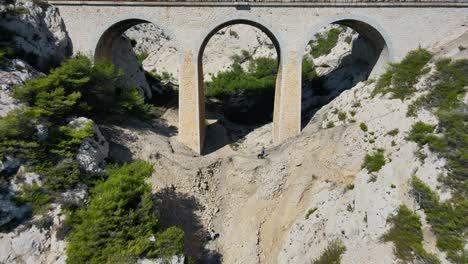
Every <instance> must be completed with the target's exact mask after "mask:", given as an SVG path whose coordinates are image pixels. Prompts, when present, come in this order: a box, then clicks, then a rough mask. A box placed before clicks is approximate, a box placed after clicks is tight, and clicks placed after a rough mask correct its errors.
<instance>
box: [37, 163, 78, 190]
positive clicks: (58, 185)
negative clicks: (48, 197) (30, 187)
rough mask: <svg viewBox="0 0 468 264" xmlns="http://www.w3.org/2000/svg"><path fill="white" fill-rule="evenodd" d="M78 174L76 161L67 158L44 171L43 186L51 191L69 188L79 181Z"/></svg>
mask: <svg viewBox="0 0 468 264" xmlns="http://www.w3.org/2000/svg"><path fill="white" fill-rule="evenodd" d="M80 176H81V172H80V168H79V164H78V162H76V161H72V160H70V159H67V160H64V161H63V162H61V163H59V164H57V165H56V166H54V167H52V168H50V169H48V170H47V171H46V172H45V177H44V181H45V186H46V187H47V189H50V190H53V191H64V190H69V189H72V188H74V187H75V186H76V184H78V183H79V182H80V179H81V177H80Z"/></svg>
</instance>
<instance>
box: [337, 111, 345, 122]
mask: <svg viewBox="0 0 468 264" xmlns="http://www.w3.org/2000/svg"><path fill="white" fill-rule="evenodd" d="M338 120H340V121H344V120H346V112H341V111H340V112H338Z"/></svg>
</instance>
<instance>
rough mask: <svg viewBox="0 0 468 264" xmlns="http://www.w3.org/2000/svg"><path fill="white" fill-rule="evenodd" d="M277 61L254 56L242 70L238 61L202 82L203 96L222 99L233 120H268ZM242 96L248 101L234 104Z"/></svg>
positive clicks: (271, 108) (272, 99)
mask: <svg viewBox="0 0 468 264" xmlns="http://www.w3.org/2000/svg"><path fill="white" fill-rule="evenodd" d="M277 71H278V62H277V61H276V60H275V59H271V58H257V59H252V60H250V62H249V65H248V69H247V70H244V69H243V68H242V66H241V65H240V64H239V63H234V64H232V66H231V68H230V69H229V70H227V71H224V72H219V73H218V74H217V75H216V76H215V77H213V79H212V80H211V81H209V82H207V83H206V96H208V97H214V98H217V99H221V100H223V101H224V102H225V103H224V104H223V112H224V113H225V115H226V116H227V117H228V118H229V119H231V120H233V121H237V122H243V123H266V122H268V121H269V120H271V114H272V113H273V103H274V94H275V84H276V74H277ZM239 96H242V97H243V98H245V100H248V101H249V102H251V104H237V103H234V102H236V101H238V97H239Z"/></svg>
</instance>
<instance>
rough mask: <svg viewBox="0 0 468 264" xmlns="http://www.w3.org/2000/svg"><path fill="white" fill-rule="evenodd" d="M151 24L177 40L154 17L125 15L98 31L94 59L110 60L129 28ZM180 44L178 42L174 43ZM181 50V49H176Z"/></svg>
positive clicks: (115, 18) (95, 39)
mask: <svg viewBox="0 0 468 264" xmlns="http://www.w3.org/2000/svg"><path fill="white" fill-rule="evenodd" d="M143 23H150V24H153V25H156V26H157V27H159V28H161V29H162V31H163V32H164V33H165V34H166V35H168V36H169V37H170V38H171V39H175V36H174V34H173V33H172V31H171V30H170V29H169V28H167V27H166V26H165V25H164V24H163V23H157V21H154V19H152V17H146V16H141V17H135V16H134V15H123V16H117V17H114V18H113V19H112V20H110V21H108V22H107V23H105V24H104V25H102V26H101V28H100V29H99V30H98V31H97V32H98V33H97V34H96V35H95V36H94V38H93V45H94V47H93V52H94V53H93V56H94V59H99V58H110V57H111V56H112V46H113V44H114V42H115V40H116V39H117V38H118V37H120V36H121V35H122V34H123V33H124V32H125V31H127V30H128V29H129V28H131V27H133V26H136V25H138V24H143ZM174 43H178V41H174ZM176 48H179V47H176Z"/></svg>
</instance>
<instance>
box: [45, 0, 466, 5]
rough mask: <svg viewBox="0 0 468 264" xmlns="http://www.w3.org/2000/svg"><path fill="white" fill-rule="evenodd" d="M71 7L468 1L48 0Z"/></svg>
mask: <svg viewBox="0 0 468 264" xmlns="http://www.w3.org/2000/svg"><path fill="white" fill-rule="evenodd" d="M48 2H50V3H52V4H73V5H88V4H91V5H194V6H195V5H302V6H304V5H310V6H321V5H346V6H353V5H354V6H394V5H397V6H428V5H429V6H468V0H238V1H232V0H202V1H200V0H49V1H48Z"/></svg>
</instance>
